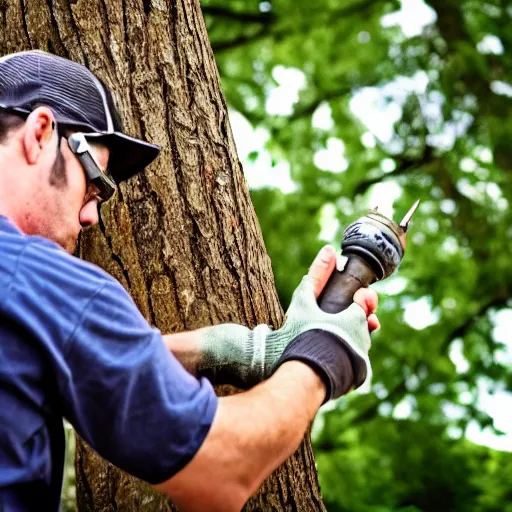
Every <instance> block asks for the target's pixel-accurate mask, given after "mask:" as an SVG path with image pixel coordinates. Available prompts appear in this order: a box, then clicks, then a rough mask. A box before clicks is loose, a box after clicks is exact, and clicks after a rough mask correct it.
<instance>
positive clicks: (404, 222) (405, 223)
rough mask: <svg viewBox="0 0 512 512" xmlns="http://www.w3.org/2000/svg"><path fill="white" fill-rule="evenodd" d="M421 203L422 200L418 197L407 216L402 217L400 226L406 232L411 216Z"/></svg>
mask: <svg viewBox="0 0 512 512" xmlns="http://www.w3.org/2000/svg"><path fill="white" fill-rule="evenodd" d="M419 205H420V200H419V199H418V200H417V201H416V202H415V203H414V204H413V205H412V207H411V209H410V210H409V211H408V212H407V213H406V214H405V217H404V218H403V219H402V222H400V224H399V226H400V227H401V228H402V229H403V230H404V233H405V232H406V231H407V228H408V226H409V222H410V221H411V218H412V216H413V215H414V212H415V211H416V210H417V209H418V206H419Z"/></svg>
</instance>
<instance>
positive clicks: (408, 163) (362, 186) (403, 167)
mask: <svg viewBox="0 0 512 512" xmlns="http://www.w3.org/2000/svg"><path fill="white" fill-rule="evenodd" d="M435 159H436V157H435V156H434V152H433V149H432V148H431V147H430V146H427V147H426V148H425V152H424V153H423V156H422V157H421V158H420V159H419V160H409V159H405V158H404V159H402V160H401V162H400V165H399V166H398V167H397V168H396V169H395V170H394V171H392V172H389V173H387V174H383V175H382V176H378V177H377V178H372V179H369V180H365V181H362V182H361V183H359V184H358V185H357V187H356V188H355V190H354V192H355V194H364V193H365V192H366V191H367V190H368V189H369V188H370V187H371V186H372V185H375V184H376V183H380V182H381V181H387V180H389V179H391V178H396V177H397V176H403V175H404V174H408V173H410V172H413V171H415V170H416V169H419V168H420V167H422V166H423V165H426V164H429V163H432V162H433V161H434V160H435Z"/></svg>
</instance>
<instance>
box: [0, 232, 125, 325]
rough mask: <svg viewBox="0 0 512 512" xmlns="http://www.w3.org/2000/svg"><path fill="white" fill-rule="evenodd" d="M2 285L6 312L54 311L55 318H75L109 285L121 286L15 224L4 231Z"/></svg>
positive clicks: (0, 243)
mask: <svg viewBox="0 0 512 512" xmlns="http://www.w3.org/2000/svg"><path fill="white" fill-rule="evenodd" d="M11 227H12V226H11ZM0 284H1V285H2V288H3V289H4V293H3V294H2V296H0V306H2V308H1V309H2V310H4V312H5V311H6V310H10V311H12V312H14V310H15V309H19V311H20V313H21V312H22V311H24V312H25V314H26V313H28V311H30V310H32V311H40V312H46V313H47V314H51V312H53V315H52V316H54V317H55V316H58V317H63V316H67V317H68V320H71V319H73V320H75V321H76V320H77V319H78V317H79V316H80V312H81V311H83V309H84V308H85V307H86V306H87V304H88V303H89V301H90V300H91V299H92V298H94V296H95V295H96V294H97V293H98V292H99V291H100V290H101V289H102V288H104V287H105V285H107V284H111V285H113V286H114V289H117V288H118V287H121V285H120V284H119V283H118V282H117V281H116V280H115V279H114V278H113V277H111V276H110V275H109V274H107V273H106V272H104V271H103V270H102V269H100V268H99V267H97V266H96V265H93V264H92V263H89V262H86V261H83V260H81V259H79V258H76V257H75V256H72V255H70V254H68V253H67V252H66V251H65V250H64V249H62V248H61V247H60V246H59V245H57V244H55V243H54V242H51V241H50V240H47V239H45V238H42V237H39V236H26V235H24V234H23V233H21V232H19V231H18V230H17V229H16V228H14V227H12V229H10V230H9V229H2V230H0ZM109 288H111V286H110V287H109ZM64 312H65V313H64Z"/></svg>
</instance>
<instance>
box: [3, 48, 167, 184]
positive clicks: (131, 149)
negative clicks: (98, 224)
mask: <svg viewBox="0 0 512 512" xmlns="http://www.w3.org/2000/svg"><path fill="white" fill-rule="evenodd" d="M41 105H44V106H46V107H48V108H50V109H51V110H52V111H53V113H54V115H55V119H56V121H57V123H59V124H61V125H64V126H66V127H69V128H71V129H73V130H74V131H80V132H83V133H84V135H85V138H86V139H87V140H89V141H90V142H98V143H101V144H104V145H105V146H107V147H108V148H109V149H110V158H109V170H110V173H111V174H112V177H113V178H114V180H115V181H116V182H117V183H119V182H121V181H124V180H127V179H128V178H131V177H132V176H133V175H135V174H137V173H138V172H140V171H142V170H143V169H144V168H145V167H147V166H148V165H149V164H150V163H151V162H152V161H153V160H154V159H155V158H156V157H157V156H158V153H159V152H160V148H159V147H158V146H155V145H153V144H149V143H148V142H144V141H142V140H138V139H134V138H132V137H128V136H127V135H125V134H123V133H122V131H123V127H122V124H121V119H120V116H119V113H118V112H117V110H116V108H115V105H114V102H113V100H112V96H111V94H110V91H109V90H108V88H107V87H106V86H105V85H104V84H103V83H102V82H101V81H100V80H99V79H98V78H97V77H96V76H95V75H94V74H93V73H91V71H89V70H88V69H87V68H86V67H85V66H82V65H81V64H78V63H76V62H73V61H70V60H68V59H64V58H62V57H57V56H56V55H52V54H49V53H46V52H42V51H39V50H34V51H27V52H20V53H14V54H11V55H6V56H4V57H0V110H5V111H9V112H13V113H17V114H21V115H29V114H30V112H32V111H33V110H34V109H35V108H37V107H39V106H41Z"/></svg>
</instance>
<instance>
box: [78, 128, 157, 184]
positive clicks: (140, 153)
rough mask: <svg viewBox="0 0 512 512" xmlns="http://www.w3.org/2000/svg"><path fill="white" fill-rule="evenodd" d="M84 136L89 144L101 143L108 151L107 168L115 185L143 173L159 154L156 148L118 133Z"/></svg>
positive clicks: (87, 134)
mask: <svg viewBox="0 0 512 512" xmlns="http://www.w3.org/2000/svg"><path fill="white" fill-rule="evenodd" d="M84 136H85V138H86V139H87V140H89V141H90V142H101V143H103V144H105V146H107V147H108V148H109V149H110V158H109V161H108V168H109V171H110V174H111V175H112V177H113V178H114V180H115V181H116V183H121V182H122V181H126V180H127V179H129V178H131V177H132V176H135V174H137V173H139V172H141V171H143V170H144V169H145V168H146V167H147V166H148V165H149V164H150V163H151V162H153V161H154V160H155V158H156V157H157V156H158V154H159V153H160V148H159V147H158V146H155V145H154V144H150V143H149V142H144V141H142V140H139V139H134V138H132V137H128V136H127V135H124V134H122V133H119V132H113V133H84Z"/></svg>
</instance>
